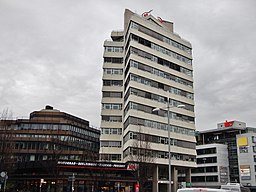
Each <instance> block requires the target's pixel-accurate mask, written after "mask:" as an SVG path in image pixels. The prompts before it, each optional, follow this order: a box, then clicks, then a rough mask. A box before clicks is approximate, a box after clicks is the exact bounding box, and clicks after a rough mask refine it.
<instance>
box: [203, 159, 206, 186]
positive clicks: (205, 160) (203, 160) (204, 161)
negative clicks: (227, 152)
mask: <svg viewBox="0 0 256 192" xmlns="http://www.w3.org/2000/svg"><path fill="white" fill-rule="evenodd" d="M203 161H204V186H206V166H205V161H206V158H205V157H204V158H203Z"/></svg>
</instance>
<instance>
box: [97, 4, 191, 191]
mask: <svg viewBox="0 0 256 192" xmlns="http://www.w3.org/2000/svg"><path fill="white" fill-rule="evenodd" d="M111 38H112V40H106V41H105V42H104V48H105V51H104V63H103V78H102V79H103V87H102V111H101V117H102V119H101V131H102V132H101V137H100V141H101V146H100V159H101V160H106V161H121V162H130V161H135V162H136V161H137V162H138V161H140V160H141V159H143V158H140V160H139V159H138V158H137V159H136V156H137V157H138V156H144V157H147V158H145V159H144V160H145V161H146V162H147V163H150V164H153V165H155V166H154V170H153V171H152V174H153V175H152V177H151V179H152V178H153V183H155V184H156V183H158V184H157V185H154V184H153V185H154V186H153V188H154V191H158V190H160V189H162V188H163V190H162V191H164V190H166V186H167V185H168V163H169V150H168V143H169V137H168V127H170V145H171V148H170V151H171V172H172V181H173V189H176V188H177V185H178V183H179V182H190V169H191V168H192V167H195V166H196V162H195V160H196V150H195V146H196V140H195V135H194V132H195V114H194V91H193V67H192V47H191V44H190V43H189V42H188V41H186V40H184V39H182V38H181V37H180V36H179V35H178V34H176V33H174V31H173V23H172V22H169V21H165V20H162V19H161V18H160V17H158V18H155V17H154V16H152V15H151V14H150V12H145V13H143V14H142V15H138V14H136V13H133V12H131V11H130V10H127V9H126V10H125V13H124V29H123V30H122V31H113V32H112V33H111ZM167 102H169V105H167ZM167 106H169V107H168V109H169V110H168V109H167ZM179 106H183V107H182V108H179ZM156 108H158V110H154V109H156ZM168 111H169V121H168ZM168 122H169V124H168ZM178 173H180V174H179V175H181V176H183V177H179V179H180V180H177V178H178V177H177V174H178ZM149 179H150V178H149Z"/></svg>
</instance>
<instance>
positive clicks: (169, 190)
mask: <svg viewBox="0 0 256 192" xmlns="http://www.w3.org/2000/svg"><path fill="white" fill-rule="evenodd" d="M175 107H176V108H184V107H185V105H177V106H170V99H169V98H168V101H167V124H168V127H167V129H168V166H169V167H168V176H169V186H168V192H171V191H172V177H171V176H172V175H171V174H172V173H171V168H172V166H171V130H170V129H171V126H170V108H175ZM159 110H160V108H155V109H153V111H159Z"/></svg>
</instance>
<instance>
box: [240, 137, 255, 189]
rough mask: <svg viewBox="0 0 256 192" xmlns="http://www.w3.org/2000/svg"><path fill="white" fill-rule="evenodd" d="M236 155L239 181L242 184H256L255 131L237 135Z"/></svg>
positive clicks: (253, 185)
mask: <svg viewBox="0 0 256 192" xmlns="http://www.w3.org/2000/svg"><path fill="white" fill-rule="evenodd" d="M236 138H237V155H238V166H239V178H240V183H241V184H243V185H244V186H248V187H253V188H254V189H255V186H256V133H253V132H249V133H244V134H241V135H237V136H236Z"/></svg>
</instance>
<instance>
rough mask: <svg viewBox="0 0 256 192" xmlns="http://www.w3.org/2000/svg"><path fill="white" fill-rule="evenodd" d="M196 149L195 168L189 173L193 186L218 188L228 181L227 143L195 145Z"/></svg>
mask: <svg viewBox="0 0 256 192" xmlns="http://www.w3.org/2000/svg"><path fill="white" fill-rule="evenodd" d="M196 150H197V168H196V169H193V170H192V173H191V179H192V186H193V187H211V188H219V187H220V186H221V185H223V184H226V183H228V182H230V179H229V162H228V147H227V145H225V144H218V143H213V144H205V145H197V146H196Z"/></svg>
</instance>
